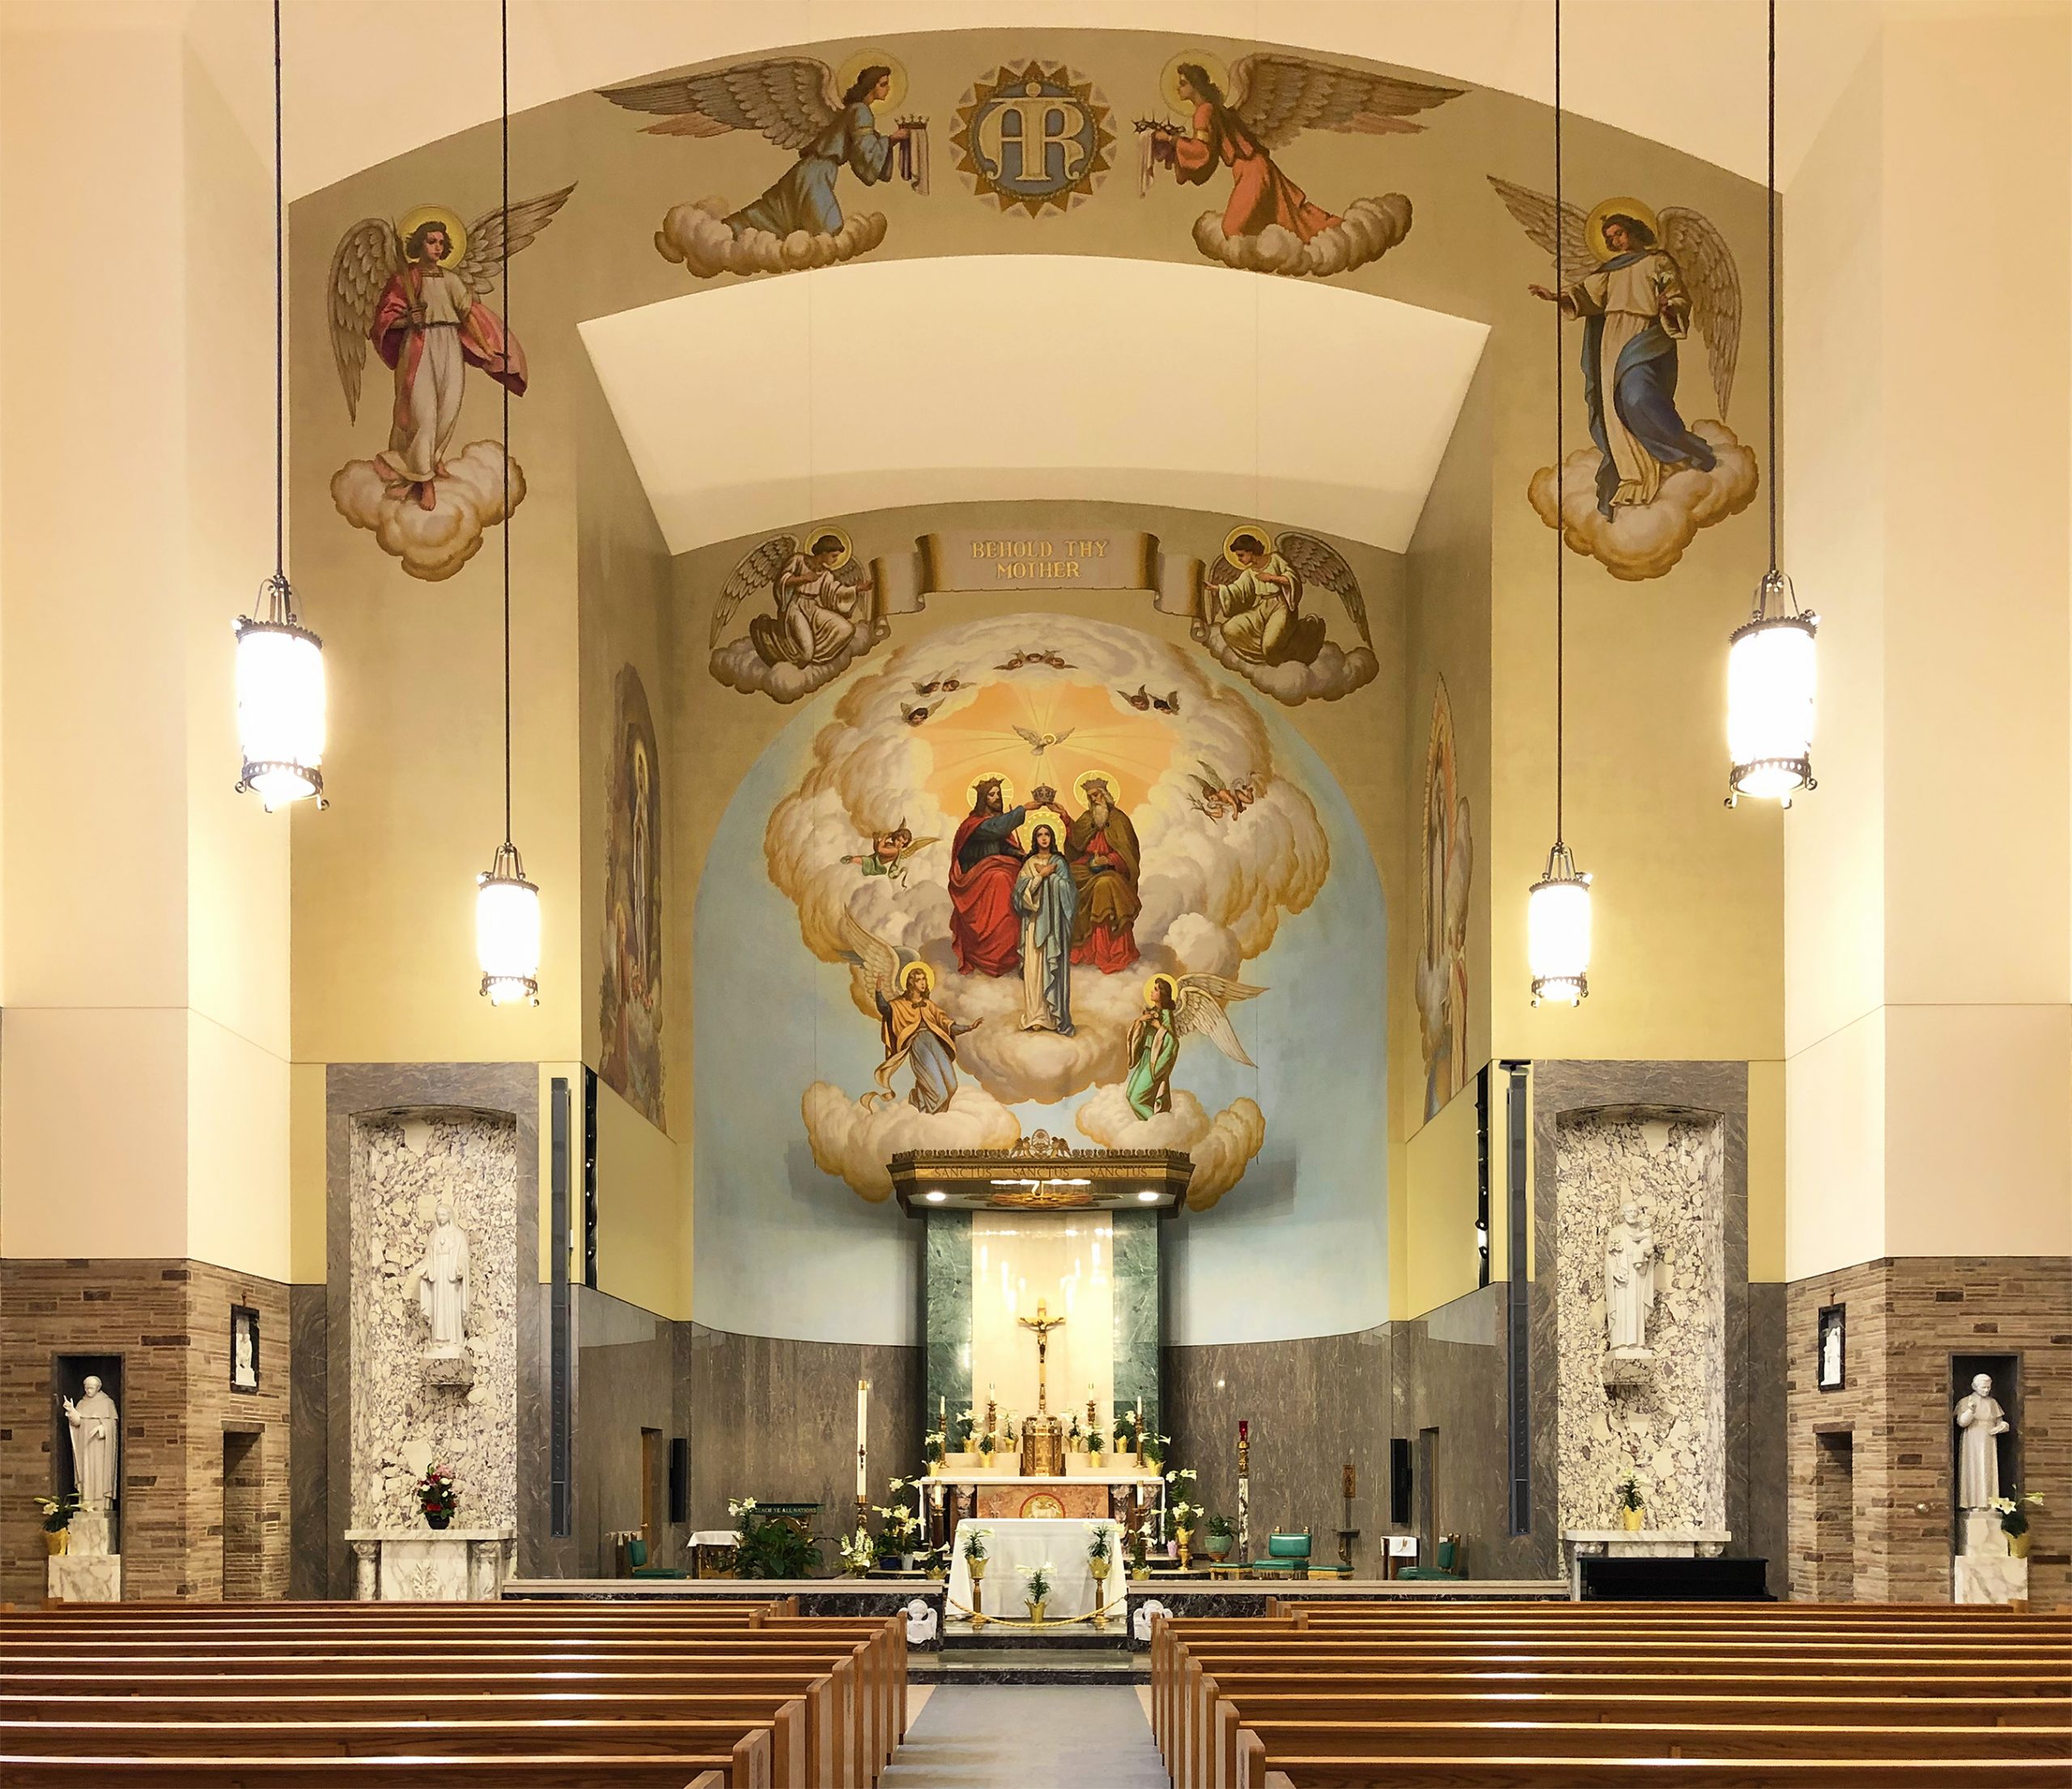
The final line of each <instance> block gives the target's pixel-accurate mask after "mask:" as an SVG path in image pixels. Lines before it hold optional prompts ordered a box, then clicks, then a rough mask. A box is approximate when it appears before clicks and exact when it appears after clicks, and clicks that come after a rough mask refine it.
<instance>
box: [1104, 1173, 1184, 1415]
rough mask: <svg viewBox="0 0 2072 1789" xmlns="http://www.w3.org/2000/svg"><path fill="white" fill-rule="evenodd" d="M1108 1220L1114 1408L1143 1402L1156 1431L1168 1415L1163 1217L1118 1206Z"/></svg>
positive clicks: (1131, 1408)
mask: <svg viewBox="0 0 2072 1789" xmlns="http://www.w3.org/2000/svg"><path fill="white" fill-rule="evenodd" d="M1108 1222H1109V1226H1110V1227H1109V1234H1110V1238H1111V1241H1110V1260H1109V1264H1108V1273H1109V1285H1110V1291H1111V1296H1112V1301H1113V1303H1114V1306H1115V1394H1114V1396H1115V1411H1116V1413H1117V1414H1118V1415H1120V1414H1122V1413H1123V1412H1125V1411H1132V1412H1133V1411H1135V1410H1136V1408H1137V1406H1138V1405H1139V1404H1142V1405H1143V1407H1144V1427H1145V1428H1146V1429H1147V1430H1150V1431H1151V1432H1153V1433H1154V1434H1156V1433H1158V1432H1160V1431H1161V1430H1162V1429H1163V1427H1164V1422H1163V1418H1164V1417H1165V1415H1166V1409H1165V1402H1164V1399H1163V1396H1162V1395H1161V1394H1162V1392H1163V1389H1164V1387H1163V1385H1162V1383H1161V1382H1162V1380H1163V1379H1164V1377H1165V1375H1164V1370H1163V1369H1164V1362H1163V1359H1162V1358H1161V1347H1160V1344H1161V1342H1162V1341H1163V1340H1164V1339H1165V1334H1166V1321H1165V1319H1166V1285H1165V1276H1164V1272H1163V1269H1162V1268H1161V1265H1160V1262H1161V1251H1160V1247H1159V1244H1160V1242H1161V1230H1160V1228H1159V1226H1160V1224H1161V1218H1160V1217H1159V1215H1158V1213H1157V1212H1155V1211H1115V1212H1110V1213H1109V1217H1108ZM1163 1222H1170V1219H1168V1220H1163Z"/></svg>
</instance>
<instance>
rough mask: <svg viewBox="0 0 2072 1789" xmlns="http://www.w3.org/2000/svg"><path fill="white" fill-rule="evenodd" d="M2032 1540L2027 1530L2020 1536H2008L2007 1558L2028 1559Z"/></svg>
mask: <svg viewBox="0 0 2072 1789" xmlns="http://www.w3.org/2000/svg"><path fill="white" fill-rule="evenodd" d="M2030 1538H2031V1536H2030V1532H2029V1530H2028V1529H2027V1528H2024V1529H2023V1530H2022V1532H2020V1533H2019V1534H2010V1535H2009V1536H2007V1557H2009V1558H2010V1559H2026V1558H2027V1557H2029V1540H2030Z"/></svg>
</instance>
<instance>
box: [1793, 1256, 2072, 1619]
mask: <svg viewBox="0 0 2072 1789" xmlns="http://www.w3.org/2000/svg"><path fill="white" fill-rule="evenodd" d="M1829 1304H1841V1305H1845V1306H1847V1307H1848V1311H1849V1319H1848V1349H1847V1359H1846V1367H1847V1374H1846V1383H1845V1385H1844V1387H1842V1389H1841V1390H1840V1391H1834V1392H1823V1391H1821V1390H1820V1389H1819V1384H1818V1378H1817V1374H1816V1371H1815V1365H1816V1363H1815V1358H1814V1356H1815V1326H1816V1324H1817V1322H1818V1319H1819V1310H1820V1307H1822V1306H1823V1305H1829ZM1785 1323H1786V1336H1787V1345H1788V1352H1787V1362H1788V1365H1787V1379H1786V1396H1787V1412H1788V1415H1787V1421H1788V1442H1787V1447H1788V1457H1789V1460H1790V1594H1791V1595H1792V1596H1794V1597H1798V1598H1811V1597H1814V1596H1837V1597H1840V1596H1853V1597H1854V1598H1855V1600H1859V1601H1870V1602H1883V1601H1893V1602H1936V1603H1941V1602H1947V1601H1948V1600H1950V1558H1951V1539H1952V1514H1951V1511H1952V1496H1953V1491H1952V1479H1953V1473H1954V1468H1953V1460H1954V1453H1955V1444H1954V1441H1953V1435H1954V1434H1955V1430H1954V1428H1953V1426H1952V1422H1951V1411H1952V1409H1953V1408H1954V1402H1955V1400H1954V1398H1953V1396H1952V1395H1951V1364H1952V1357H1954V1356H1957V1355H1964V1354H2017V1355H2019V1356H2020V1357H2021V1370H2020V1387H2019V1409H2017V1410H2016V1411H2015V1413H2014V1415H2015V1424H2016V1434H2015V1440H2016V1443H2017V1447H2018V1449H2019V1460H2020V1467H2019V1471H2020V1474H2021V1477H2022V1480H2023V1488H2024V1489H2028V1490H2032V1491H2040V1492H2042V1493H2043V1494H2044V1498H2045V1502H2044V1506H2043V1507H2042V1509H2041V1510H2040V1511H2036V1512H2033V1514H2032V1531H2033V1535H2034V1538H2033V1540H2032V1542H2031V1551H2030V1554H2029V1582H2030V1592H2031V1600H2032V1601H2033V1602H2035V1603H2036V1604H2038V1605H2040V1606H2046V1607H2048V1606H2055V1605H2057V1604H2062V1603H2063V1602H2065V1601H2066V1598H2067V1596H2068V1593H2072V1259H2068V1258H2066V1257H2065V1256H1999V1257H1980V1256H1911V1257H1902V1258H1887V1259H1886V1260H1877V1261H1866V1262H1864V1263H1862V1264H1859V1265H1858V1266H1855V1267H1851V1268H1844V1269H1842V1270H1841V1272H1839V1273H1828V1274H1823V1275H1820V1276H1819V1277H1816V1278H1812V1279H1807V1280H1800V1281H1795V1282H1794V1283H1793V1284H1792V1285H1790V1287H1788V1288H1787V1289H1786V1298H1785ZM1842 1434H1847V1435H1848V1436H1849V1442H1850V1445H1849V1453H1848V1457H1849V1461H1850V1466H1851V1470H1850V1472H1849V1485H1848V1489H1849V1519H1848V1520H1847V1521H1846V1522H1844V1521H1843V1519H1842V1517H1841V1508H1840V1506H1839V1505H1838V1502H1837V1499H1838V1498H1839V1497H1840V1496H1841V1488H1840V1483H1841V1481H1840V1478H1839V1473H1840V1468H1841V1450H1840V1446H1839V1440H1838V1438H1839V1437H1840V1436H1841V1435H1842ZM1845 1533H1846V1534H1847V1535H1848V1536H1849V1541H1848V1551H1849V1557H1848V1558H1847V1559H1846V1560H1841V1559H1837V1558H1836V1557H1833V1555H1834V1554H1835V1553H1836V1551H1837V1550H1838V1549H1839V1548H1840V1547H1841V1545H1842V1540H1841V1537H1842V1536H1843V1535H1844V1534H1845Z"/></svg>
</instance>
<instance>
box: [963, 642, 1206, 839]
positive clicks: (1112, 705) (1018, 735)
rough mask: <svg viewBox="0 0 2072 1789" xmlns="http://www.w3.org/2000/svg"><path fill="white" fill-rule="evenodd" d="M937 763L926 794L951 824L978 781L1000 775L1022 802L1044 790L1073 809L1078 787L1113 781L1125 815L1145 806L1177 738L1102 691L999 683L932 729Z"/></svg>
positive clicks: (1049, 679)
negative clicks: (1100, 779)
mask: <svg viewBox="0 0 2072 1789" xmlns="http://www.w3.org/2000/svg"><path fill="white" fill-rule="evenodd" d="M928 746H930V748H931V749H932V751H933V752H934V754H935V763H934V767H933V769H932V771H931V772H930V774H929V776H928V789H929V792H930V793H932V795H933V796H934V797H935V798H936V801H938V802H939V803H940V805H941V806H942V810H943V811H944V812H945V814H962V813H965V812H966V811H968V810H969V809H970V805H971V804H970V793H969V792H970V787H971V782H972V780H973V779H974V777H977V776H991V775H998V776H1006V777H1008V779H1010V780H1011V781H1012V782H1013V787H1014V790H1015V799H1016V800H1017V801H1025V800H1026V799H1027V798H1028V795H1029V792H1030V790H1031V789H1032V788H1036V787H1038V785H1039V784H1041V785H1047V786H1049V787H1050V788H1055V789H1056V790H1057V791H1058V793H1059V798H1060V800H1061V801H1064V802H1065V804H1066V805H1068V806H1076V805H1077V804H1078V801H1079V800H1080V797H1078V796H1077V794H1076V793H1075V792H1076V790H1077V788H1078V786H1079V783H1080V780H1081V778H1082V777H1084V776H1088V775H1089V774H1093V775H1098V776H1106V777H1107V778H1108V779H1109V780H1110V782H1111V783H1112V784H1113V785H1114V788H1115V798H1116V800H1117V801H1119V802H1120V803H1121V805H1123V807H1124V808H1125V809H1130V808H1134V807H1137V806H1140V805H1142V804H1143V802H1144V799H1145V798H1146V797H1147V796H1148V795H1149V793H1150V790H1151V786H1152V784H1154V783H1156V782H1157V780H1158V779H1159V778H1160V777H1161V776H1163V775H1164V774H1165V772H1166V767H1167V766H1168V765H1170V763H1171V762H1172V758H1173V742H1172V733H1171V729H1170V728H1169V727H1167V726H1166V725H1165V724H1164V723H1163V722H1162V721H1161V720H1159V719H1158V718H1157V716H1155V715H1151V714H1137V713H1133V712H1131V710H1130V709H1129V708H1127V707H1119V705H1118V699H1117V698H1116V697H1115V695H1111V694H1110V692H1109V691H1107V690H1106V688H1104V687H1102V686H1099V685H1097V684H1090V683H1068V682H1064V681H1063V680H1061V679H1059V678H1056V677H1055V676H1048V675H1047V676H1045V677H1043V678H1042V680H1041V681H1040V682H1024V683H996V684H991V685H989V686H987V687H986V688H985V689H983V690H981V691H979V694H978V695H977V696H976V697H975V698H974V699H973V700H972V701H971V702H970V703H968V704H967V705H966V706H965V707H964V708H960V709H959V710H957V712H956V713H954V714H949V715H945V716H943V717H942V718H941V720H940V721H938V722H936V723H934V724H933V725H930V727H929V728H928Z"/></svg>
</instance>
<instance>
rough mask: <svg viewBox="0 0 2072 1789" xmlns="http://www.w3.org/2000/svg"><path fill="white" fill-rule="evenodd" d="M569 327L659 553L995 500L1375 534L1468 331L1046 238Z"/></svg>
mask: <svg viewBox="0 0 2072 1789" xmlns="http://www.w3.org/2000/svg"><path fill="white" fill-rule="evenodd" d="M580 327H581V333H582V336H583V340H584V346H586V347H587V348H588V351H589V354H590V358H591V360H592V363H593V364H594V365H595V367H596V368H597V376H598V378H599V380H600V381H601V383H602V385H603V386H604V389H605V397H607V399H608V400H609V402H610V404H611V407H612V412H613V414H614V417H615V418H616V419H618V426H619V428H620V430H621V431H622V433H623V435H624V436H625V438H626V446H627V448H628V449H629V451H630V452H631V455H632V458H633V463H634V465H635V469H636V470H637V471H638V472H639V476H640V479H641V482H642V483H643V486H644V487H645V488H646V490H647V493H648V502H649V503H650V504H652V507H653V509H654V512H655V519H656V522H657V523H658V524H659V525H660V528H661V530H662V533H663V536H664V539H666V540H667V542H668V543H669V549H670V550H671V551H672V552H677V553H682V552H686V551H689V550H690V549H692V548H694V547H698V546H705V545H707V544H708V543H709V542H713V541H720V540H727V539H730V538H733V537H735V536H737V535H741V534H748V533H761V532H764V531H768V530H774V529H781V528H794V527H797V526H799V525H801V524H803V523H805V522H807V521H811V520H812V519H813V518H814V517H817V516H830V515H837V514H844V513H847V512H852V511H857V510H865V509H877V508H890V507H894V506H897V505H900V504H913V503H920V502H930V503H949V502H956V501H958V500H960V499H1013V498H1017V497H1066V498H1076V499H1089V498H1105V499H1115V500H1117V501H1126V502H1134V503H1149V504H1171V505H1173V506H1174V507H1177V508H1187V509H1212V510H1217V511H1222V512H1229V513H1233V514H1239V515H1257V516H1261V517H1270V518H1271V519H1272V521H1274V522H1275V523H1276V524H1280V525H1293V526H1301V527H1309V528H1314V529H1322V530H1323V531H1324V532H1326V533H1334V534H1339V535H1343V536H1347V537H1349V538H1352V539H1355V540H1360V541H1365V542H1368V543H1369V544H1370V545H1373V546H1379V547H1383V548H1386V549H1387V550H1391V551H1393V552H1401V551H1403V550H1405V549H1406V548H1407V547H1408V545H1409V543H1410V537H1411V533H1412V530H1413V529H1416V525H1417V518H1418V516H1419V513H1420V512H1421V511H1422V509H1423V508H1424V505H1425V493H1426V492H1427V491H1429V489H1430V488H1431V483H1432V480H1433V477H1434V475H1435V474H1437V470H1438V466H1439V460H1440V457H1441V454H1442V453H1444V452H1445V450H1446V442H1447V440H1448V438H1449V437H1450V436H1451V435H1452V433H1453V428H1454V422H1455V421H1456V420H1457V419H1458V416H1459V414H1460V407H1461V404H1462V402H1463V400H1464V399H1465V397H1467V388H1468V384H1469V381H1470V380H1471V379H1472V378H1473V377H1474V376H1475V365H1476V363H1477V362H1478V361H1479V360H1480V358H1481V355H1482V348H1483V343H1484V340H1485V339H1486V338H1487V337H1488V327H1487V326H1486V325H1483V324H1480V323H1475V322H1471V321H1468V320H1467V319H1465V318H1462V317H1450V316H1447V315H1446V314H1444V313H1443V312H1437V311H1428V310H1422V309H1420V308H1417V307H1416V306H1415V305H1410V304H1399V303H1396V302H1395V300H1391V299H1386V298H1380V297H1376V296H1374V295H1370V294H1367V293H1362V292H1351V291H1343V290H1340V289H1338V288H1335V287H1329V286H1325V285H1322V284H1318V283H1311V282H1309V281H1306V280H1305V281H1297V280H1292V279H1289V280H1284V279H1272V278H1245V279H1240V278H1233V276H1232V275H1231V274H1230V273H1229V271H1228V270H1225V269H1223V268H1218V267H1207V266H1203V267H1191V266H1184V265H1178V264H1173V263H1168V262H1162V261H1119V260H1114V259H1106V258H1103V259H1091V258H1081V257H1072V256H1051V255H983V256H952V257H930V258H928V259H924V260H915V261H881V262H858V263H852V264H851V265H850V266H844V267H834V268H828V269H825V270H821V271H817V272H813V273H807V274H788V275H786V276H785V277H784V278H781V279H764V280H757V281H754V282H752V283H746V284H743V285H738V286H732V287H721V288H719V289H717V290H715V291H703V292H695V293H689V294H686V295H685V296H683V297H681V298H678V299H672V300H669V301H668V302H667V303H664V304H650V305H647V306H643V308H640V309H638V310H632V311H622V312H619V313H618V314H617V315H616V316H612V317H598V318H595V319H593V320H592V321H589V322H587V323H584V324H583V325H581V326H580ZM1290 344H1300V347H1299V351H1292V352H1291V351H1290ZM1262 345H1264V348H1263V351H1262Z"/></svg>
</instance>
